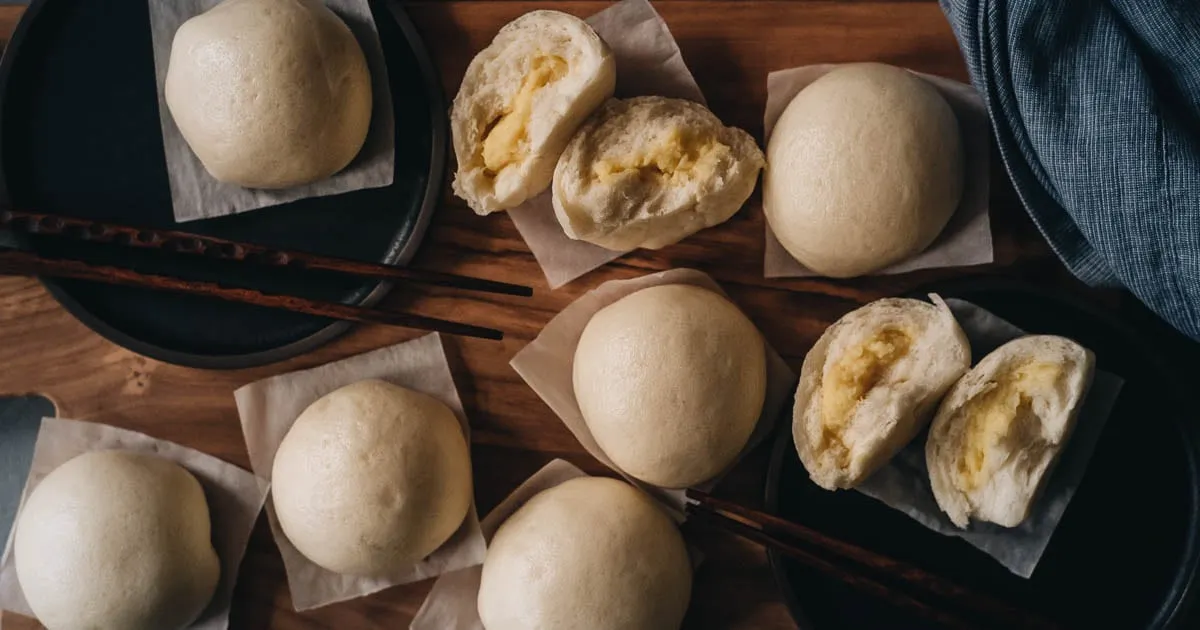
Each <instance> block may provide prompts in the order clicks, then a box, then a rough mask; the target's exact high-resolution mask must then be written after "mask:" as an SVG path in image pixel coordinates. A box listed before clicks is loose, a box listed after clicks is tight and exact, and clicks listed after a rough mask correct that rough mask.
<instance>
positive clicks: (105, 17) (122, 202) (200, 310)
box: [0, 0, 446, 368]
mask: <svg viewBox="0 0 1200 630" xmlns="http://www.w3.org/2000/svg"><path fill="white" fill-rule="evenodd" d="M372 10H373V12H374V14H375V22H376V24H377V26H378V29H379V35H380V39H381V40H382V42H383V48H384V53H385V55H386V57H387V65H388V75H389V79H390V81H391V85H392V95H393V101H394V103H395V116H396V120H397V124H396V174H395V183H394V184H393V185H392V186H389V187H387V188H381V189H375V190H363V191H357V192H352V193H347V194H343V195H338V196H334V197H323V198H315V199H305V200H302V201H299V202H295V203H290V204H286V205H283V206H278V207H274V208H267V209H263V210H256V211H253V212H249V213H245V214H241V215H235V216H230V217H223V218H220V219H212V220H205V221H197V222H189V223H186V224H183V225H182V226H181V228H182V229H185V230H187V231H191V232H200V233H204V234H211V235H214V236H220V237H223V238H229V239H235V240H241V241H249V242H255V243H262V244H265V245H269V246H273V247H277V248H290V249H297V250H304V251H311V252H316V253H321V254H328V255H333V256H341V257H346V258H358V259H363V260H378V261H383V262H388V263H393V264H402V263H404V262H407V261H408V259H409V258H411V256H412V255H413V253H415V249H416V246H417V244H418V243H419V241H420V238H421V236H422V233H423V232H424V229H425V225H426V224H427V222H428V218H429V214H430V212H431V211H432V209H433V206H434V204H435V203H436V201H437V199H438V196H439V194H440V191H441V185H442V174H443V168H444V164H445V151H446V121H445V104H444V97H443V95H442V88H441V85H440V83H439V80H438V77H437V74H436V72H435V70H434V68H433V65H432V63H431V62H430V60H429V57H428V54H427V52H426V50H425V48H424V45H423V44H422V42H421V40H420V37H419V36H418V35H417V33H416V31H415V29H414V28H413V27H412V24H411V23H409V22H408V21H407V19H406V18H404V16H403V14H402V13H401V12H398V11H397V12H395V13H400V14H399V15H394V12H393V11H391V10H390V9H389V7H388V6H387V5H386V4H384V3H382V2H380V3H373V6H372ZM398 20H399V21H398ZM155 90H156V88H155V82H154V59H153V54H152V52H151V41H150V27H149V14H148V9H147V3H146V0H36V1H35V2H34V3H33V5H32V6H31V7H30V8H29V9H28V11H27V12H26V14H25V16H24V17H23V18H22V20H21V23H20V25H19V26H18V27H17V30H16V33H15V34H14V35H13V38H12V41H11V43H10V45H9V48H8V50H7V51H5V55H4V59H3V63H2V64H0V196H3V197H4V198H6V201H7V202H8V203H10V204H11V205H12V206H13V207H17V208H22V209H29V210H37V211H42V212H50V213H55V214H64V215H71V216H79V217H86V218H93V219H103V220H108V221H111V222H115V223H125V224H131V225H139V226H148V227H170V226H173V225H174V219H173V217H172V213H171V200H170V189H169V187H168V183H167V174H166V163H165V159H164V157H163V147H162V134H161V132H160V130H159V120H158V102H157V95H156V91H155ZM32 244H33V246H34V247H35V248H36V249H38V250H39V251H43V252H46V253H55V252H60V251H66V250H69V251H70V253H71V255H72V256H73V257H82V258H86V259H89V260H95V261H98V262H109V263H120V264H123V265H132V266H134V267H136V268H138V269H140V270H142V271H146V272H150V273H163V274H170V275H176V276H180V277H187V278H195V279H201V280H213V281H216V280H219V281H222V282H225V283H231V284H236V285H238V286H247V287H251V288H256V289H259V290H263V291H267V292H281V293H291V294H296V295H302V296H305V297H311V298H316V299H322V300H332V301H339V302H344V303H353V304H369V303H373V302H375V301H377V300H379V299H380V298H382V297H383V295H384V293H386V292H387V290H388V288H389V287H388V285H387V284H386V283H380V282H375V281H360V280H355V279H348V278H345V277H340V276H336V275H315V274H311V273H305V274H300V273H297V272H295V271H289V270H286V269H282V270H277V269H269V268H254V267H246V266H236V265H232V264H225V263H220V262H218V261H212V260H204V259H195V258H192V259H188V258H182V257H180V258H176V257H167V256H164V255H162V254H160V253H156V252H149V251H134V252H130V251H126V250H111V249H105V248H101V247H96V246H91V247H89V246H87V244H81V243H77V242H69V241H51V240H44V241H39V240H37V239H34V240H33V241H32ZM63 248H66V250H64V249H63ZM45 284H46V286H47V288H49V290H50V292H51V293H53V294H54V296H55V297H56V298H57V299H58V300H59V302H61V303H62V304H63V306H65V307H66V308H67V309H68V310H69V311H71V312H72V313H73V314H74V315H75V316H76V317H78V318H79V319H80V320H82V321H83V322H84V323H85V324H87V325H88V326H89V327H91V328H92V329H93V330H95V331H96V332H98V333H100V334H101V335H104V336H105V337H107V338H108V339H110V340H112V341H114V342H115V343H117V344H120V345H122V346H125V347H126V348H129V349H131V350H133V351H135V352H139V353H141V354H144V355H147V356H150V357H153V358H156V359H160V360H163V361H168V362H171V363H178V364H183V365H190V366H195V367H213V368H217V367H220V368H229V367H248V366H252V365H259V364H263V363H270V362H273V361H279V360H282V359H286V358H289V357H292V356H295V355H297V354H301V353H303V352H306V351H308V350H310V349H312V348H315V347H316V346H318V345H320V344H322V343H325V342H327V341H329V340H330V339H332V338H334V337H335V336H337V335H338V334H340V333H342V332H343V331H345V330H346V329H347V328H348V325H347V324H345V323H342V322H333V321H330V320H327V319H321V318H314V317H309V316H305V315H298V314H294V313H288V312H284V311H276V310H271V309H264V308H259V307H253V306H245V305H239V304H233V303H226V302H220V301H216V300H209V299H205V298H195V297H191V296H181V295H172V294H164V293H155V292H150V291H146V290H141V289H134V288H126V287H112V286H104V285H98V284H91V283H85V282H75V281H53V282H52V281H46V283H45Z"/></svg>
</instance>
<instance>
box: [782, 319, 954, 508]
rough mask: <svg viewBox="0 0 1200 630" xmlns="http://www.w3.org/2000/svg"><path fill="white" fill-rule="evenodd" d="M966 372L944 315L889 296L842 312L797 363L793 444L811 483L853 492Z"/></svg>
mask: <svg viewBox="0 0 1200 630" xmlns="http://www.w3.org/2000/svg"><path fill="white" fill-rule="evenodd" d="M970 366H971V347H970V345H969V344H968V343H967V338H966V335H965V334H964V333H963V331H962V329H961V328H959V326H958V322H957V321H955V319H954V315H953V314H952V313H951V312H950V309H949V308H948V307H947V306H946V305H945V303H943V302H942V300H941V299H940V298H938V297H937V296H933V304H930V303H928V302H923V301H921V300H910V299H902V298H888V299H883V300H878V301H876V302H871V303H870V304H867V305H866V306H864V307H862V308H859V309H857V310H855V311H852V312H850V313H848V314H846V315H845V316H844V317H842V318H841V319H839V320H838V321H837V322H836V323H834V324H833V325H832V326H830V327H829V328H828V329H827V330H826V331H825V333H824V334H822V335H821V337H820V339H818V340H817V343H816V344H814V345H813V347H812V349H811V350H809V352H808V355H806V356H805V357H804V365H803V366H802V367H801V369H800V386H799V387H798V388H797V390H796V406H795V410H794V413H793V419H792V438H793V440H794V442H795V445H796V451H797V453H798V454H799V455H800V461H801V462H802V463H803V464H804V468H805V469H806V470H808V474H809V476H810V477H811V478H812V480H813V482H814V483H816V484H817V485H819V486H821V487H822V488H825V489H827V490H836V489H838V488H853V487H855V486H857V485H858V484H859V483H861V482H862V481H864V480H865V479H866V478H867V477H869V476H871V474H872V473H874V472H875V471H876V470H878V469H879V468H880V467H882V466H883V465H884V464H886V463H887V462H888V461H889V460H891V458H892V457H893V456H894V455H895V454H896V453H897V452H898V451H899V450H900V449H902V448H904V446H905V445H906V444H908V443H909V442H911V441H912V439H913V438H914V437H916V435H917V434H918V433H920V432H921V430H922V429H924V428H925V426H926V425H927V424H928V423H929V420H930V419H931V417H932V416H933V411H934V409H936V407H937V403H938V401H939V400H940V399H941V397H942V395H943V394H945V392H946V390H948V389H950V386H951V385H953V384H954V381H956V380H957V379H958V377H960V376H962V375H963V374H964V373H965V372H966V371H967V368H969V367H970Z"/></svg>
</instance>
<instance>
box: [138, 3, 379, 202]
mask: <svg viewBox="0 0 1200 630" xmlns="http://www.w3.org/2000/svg"><path fill="white" fill-rule="evenodd" d="M220 2H221V0H149V4H150V34H151V36H152V39H153V46H154V75H155V80H156V81H157V84H158V118H159V124H160V126H161V128H162V135H163V153H164V155H165V156H166V160H167V177H168V179H169V181H170V185H171V205H172V207H173V209H174V213H175V220H176V221H178V222H184V221H194V220H197V219H210V218H213V217H220V216H225V215H228V214H237V213H239V212H247V211H249V210H256V209H258V208H265V207H268V206H277V205H280V204H283V203H288V202H291V201H296V200H299V199H307V198H309V197H326V196H329V195H338V194H342V193H347V192H351V191H355V190H362V189H365V188H382V187H384V186H390V185H391V184H392V181H393V180H394V179H395V170H396V138H395V121H394V116H395V113H394V112H393V111H392V90H391V84H390V83H389V81H388V74H387V61H386V60H385V59H384V56H383V46H382V45H381V44H380V42H379V31H378V30H376V28H375V20H374V18H373V17H372V15H371V6H370V4H369V3H368V1H367V0H325V4H326V6H328V7H329V8H330V9H332V10H333V12H334V13H336V14H337V15H338V17H340V18H342V21H344V22H345V23H346V25H347V26H349V27H350V30H351V31H352V32H353V33H354V36H355V38H356V39H358V43H359V46H361V47H362V49H363V54H364V55H365V56H366V58H367V67H368V68H369V69H370V71H371V126H370V127H369V129H368V131H367V139H366V142H364V143H363V148H362V150H361V151H360V152H359V154H358V156H357V157H355V158H354V161H353V162H351V163H350V165H349V166H347V167H346V168H345V169H344V170H342V171H341V172H340V173H337V174H335V175H334V176H332V177H329V178H326V179H323V180H321V181H318V182H313V183H311V184H307V185H304V186H296V187H293V188H286V189H283V190H258V189H250V188H242V187H241V186H236V185H233V184H224V183H221V182H219V181H217V180H216V179H214V178H213V176H212V175H209V174H208V171H206V170H205V169H204V165H203V164H201V163H200V158H198V157H196V154H195V153H193V152H192V149H191V148H190V147H188V144H187V141H185V140H184V139H183V135H182V134H181V133H180V132H179V127H177V126H176V125H175V119H174V118H172V117H171V112H170V110H168V109H167V103H166V99H165V97H164V95H163V86H164V85H165V83H166V80H167V66H168V62H169V61H170V59H171V42H172V41H174V39H175V31H177V30H179V27H180V26H181V25H183V23H184V22H186V21H188V20H189V19H190V18H192V17H194V16H196V15H199V14H201V13H204V12H205V11H208V10H209V9H211V8H213V7H215V6H216V5H218V4H220Z"/></svg>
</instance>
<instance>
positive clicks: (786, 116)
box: [763, 63, 964, 278]
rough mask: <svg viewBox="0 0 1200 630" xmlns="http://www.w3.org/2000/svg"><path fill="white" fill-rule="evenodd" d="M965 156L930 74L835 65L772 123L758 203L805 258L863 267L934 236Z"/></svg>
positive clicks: (876, 266) (825, 267)
mask: <svg viewBox="0 0 1200 630" xmlns="http://www.w3.org/2000/svg"><path fill="white" fill-rule="evenodd" d="M963 159H964V158H963V144H962V138H961V134H960V131H959V126H958V119H957V118H956V117H955V115H954V111H953V110H952V109H950V105H949V104H947V103H946V100H945V99H944V98H942V96H941V94H939V93H938V91H937V90H936V89H934V88H933V87H932V86H931V85H930V84H929V83H927V82H925V81H924V80H922V79H920V78H919V77H917V76H915V75H913V74H912V73H911V72H908V71H907V70H903V69H900V68H896V67H893V66H888V65H884V64H878V63H862V64H851V65H847V66H843V67H841V68H838V69H836V70H833V71H832V72H830V73H829V74H826V75H825V76H823V77H821V78H820V79H817V80H816V81H814V82H813V83H812V84H810V85H809V86H808V87H806V88H804V89H803V90H801V91H800V93H799V94H797V95H796V97H795V98H794V99H792V102H791V103H790V104H789V105H788V106H787V109H785V110H784V112H783V114H782V115H781V116H780V117H779V121H778V122H777V123H776V124H775V128H774V130H773V131H772V132H771V138H770V140H769V141H768V143H767V168H766V171H765V175H764V176H763V210H764V212H765V213H766V217H767V222H768V223H769V224H770V226H771V230H772V231H773V232H774V234H775V236H776V238H778V239H779V242H780V243H781V244H782V245H783V247H784V248H785V249H787V251H788V252H789V253H790V254H791V255H792V256H793V257H794V258H795V259H796V260H797V261H799V262H800V263H801V264H803V265H804V266H805V267H808V268H809V269H811V270H812V271H815V272H817V273H819V274H821V275H825V276H830V277H834V278H849V277H853V276H860V275H864V274H869V273H872V272H875V271H878V270H880V269H883V268H884V267H887V266H889V265H892V264H895V263H898V262H901V261H903V260H905V259H908V258H911V257H912V256H914V255H916V254H918V253H920V252H922V251H924V250H925V248H927V247H929V245H930V244H932V243H933V241H934V239H936V238H937V236H938V234H940V233H941V231H942V229H943V228H944V227H946V223H947V222H948V221H949V220H950V217H951V216H952V215H953V214H954V211H955V210H956V209H957V208H958V205H959V202H960V201H961V199H962V192H963V185H964V184H963V180H964V171H963Z"/></svg>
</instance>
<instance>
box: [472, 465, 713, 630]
mask: <svg viewBox="0 0 1200 630" xmlns="http://www.w3.org/2000/svg"><path fill="white" fill-rule="evenodd" d="M691 588H692V567H691V564H690V562H689V560H688V554H687V548H686V547H685V546H684V543H683V537H682V536H681V535H680V534H679V529H678V528H677V527H676V526H675V523H674V522H673V521H671V519H670V518H669V517H668V516H667V515H666V513H665V512H663V511H662V509H660V508H659V507H658V506H657V505H655V504H654V503H653V501H652V500H651V499H649V498H648V497H647V496H646V495H644V494H642V493H641V492H640V491H638V490H636V489H634V488H633V487H632V486H630V485H629V484H627V483H625V482H622V481H617V480H615V479H606V478H600V477H584V478H579V479H572V480H570V481H567V482H565V483H563V484H561V485H558V486H555V487H554V488H551V489H549V490H545V491H543V492H541V493H539V494H538V495H536V496H534V497H533V499H531V500H530V501H529V502H528V503H526V504H525V505H524V506H523V507H521V509H520V510H518V511H517V512H516V513H515V514H513V515H512V516H511V517H509V518H508V520H507V521H505V522H504V524H503V525H501V526H500V529H499V530H498V531H497V532H496V535H495V537H494V538H493V539H492V542H491V545H489V547H488V553H487V558H486V559H485V560H484V563H483V576H482V580H481V582H480V587H479V599H478V605H479V617H480V619H481V620H482V621H483V625H484V627H485V628H487V630H562V629H564V628H574V629H579V630H674V629H676V628H679V626H680V625H681V624H682V622H683V616H684V613H685V612H686V610H687V606H688V601H689V599H690V598H691Z"/></svg>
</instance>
